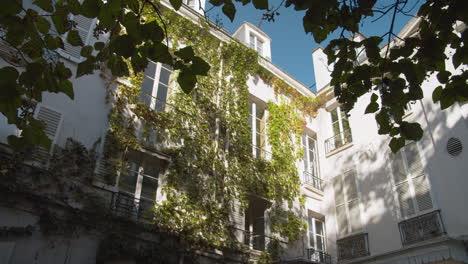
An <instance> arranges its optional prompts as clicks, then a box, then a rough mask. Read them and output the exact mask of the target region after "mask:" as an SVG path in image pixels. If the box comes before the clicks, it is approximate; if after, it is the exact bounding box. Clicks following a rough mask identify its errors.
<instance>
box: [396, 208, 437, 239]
mask: <svg viewBox="0 0 468 264" xmlns="http://www.w3.org/2000/svg"><path fill="white" fill-rule="evenodd" d="M398 227H399V228H400V236H401V241H402V244H403V245H409V244H413V243H417V242H421V241H424V240H428V239H431V238H435V237H439V236H441V235H443V234H445V228H444V224H443V222H442V218H441V215H440V210H436V211H433V212H430V213H427V214H424V215H420V216H416V217H413V218H411V219H408V220H405V221H402V222H400V223H399V224H398Z"/></svg>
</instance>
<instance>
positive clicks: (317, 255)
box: [307, 248, 332, 264]
mask: <svg viewBox="0 0 468 264" xmlns="http://www.w3.org/2000/svg"><path fill="white" fill-rule="evenodd" d="M307 260H310V261H312V262H314V263H320V264H331V263H332V258H331V256H330V255H328V254H327V253H325V252H322V251H317V250H315V249H314V248H308V249H307Z"/></svg>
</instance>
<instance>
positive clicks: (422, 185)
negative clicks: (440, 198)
mask: <svg viewBox="0 0 468 264" xmlns="http://www.w3.org/2000/svg"><path fill="white" fill-rule="evenodd" d="M413 186H414V192H415V195H416V197H415V198H416V203H417V204H418V208H419V211H424V210H427V209H431V208H432V199H431V193H430V190H429V183H428V182H427V178H426V176H425V175H420V176H418V177H415V178H413Z"/></svg>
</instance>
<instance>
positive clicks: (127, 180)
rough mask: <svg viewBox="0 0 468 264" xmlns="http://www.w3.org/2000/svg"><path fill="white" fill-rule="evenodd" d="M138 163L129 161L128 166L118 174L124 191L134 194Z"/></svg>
mask: <svg viewBox="0 0 468 264" xmlns="http://www.w3.org/2000/svg"><path fill="white" fill-rule="evenodd" d="M138 168H139V167H138V165H137V164H136V163H133V162H132V163H131V164H130V168H129V169H128V170H126V171H125V172H122V173H121V174H120V177H121V187H122V189H123V190H124V191H127V192H129V193H132V194H134V193H135V190H136V183H137V179H138Z"/></svg>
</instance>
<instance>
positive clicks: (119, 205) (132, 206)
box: [110, 192, 154, 220]
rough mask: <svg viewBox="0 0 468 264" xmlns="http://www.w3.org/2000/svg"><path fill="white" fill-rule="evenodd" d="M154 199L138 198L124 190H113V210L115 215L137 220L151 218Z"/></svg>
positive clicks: (111, 206)
mask: <svg viewBox="0 0 468 264" xmlns="http://www.w3.org/2000/svg"><path fill="white" fill-rule="evenodd" d="M153 206H154V201H152V200H146V199H138V198H135V196H133V195H131V194H127V193H123V192H113V193H112V199H111V205H110V208H111V211H112V213H113V214H114V215H116V216H120V217H124V218H132V219H137V220H143V219H144V220H151V219H152V208H153Z"/></svg>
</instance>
